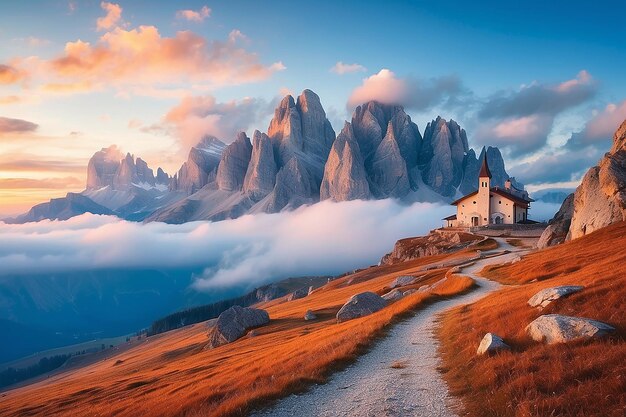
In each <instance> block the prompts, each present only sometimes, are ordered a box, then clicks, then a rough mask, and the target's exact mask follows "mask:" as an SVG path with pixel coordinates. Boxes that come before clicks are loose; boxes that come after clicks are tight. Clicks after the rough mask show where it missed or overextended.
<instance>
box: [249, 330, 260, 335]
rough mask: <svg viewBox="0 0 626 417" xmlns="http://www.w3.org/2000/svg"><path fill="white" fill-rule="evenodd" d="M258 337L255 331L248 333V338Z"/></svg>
mask: <svg viewBox="0 0 626 417" xmlns="http://www.w3.org/2000/svg"><path fill="white" fill-rule="evenodd" d="M258 335H259V332H257V331H256V330H250V331H249V332H248V337H255V336H258Z"/></svg>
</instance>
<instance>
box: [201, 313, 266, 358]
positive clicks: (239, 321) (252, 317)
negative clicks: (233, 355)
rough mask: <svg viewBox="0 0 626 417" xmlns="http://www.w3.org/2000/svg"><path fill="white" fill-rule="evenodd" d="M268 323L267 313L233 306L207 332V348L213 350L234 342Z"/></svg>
mask: <svg viewBox="0 0 626 417" xmlns="http://www.w3.org/2000/svg"><path fill="white" fill-rule="evenodd" d="M269 322H270V316H269V314H267V311H265V310H260V309H257V308H249V307H240V306H233V307H231V308H229V309H228V310H226V311H224V312H223V313H222V314H220V315H219V317H218V318H217V321H216V322H215V325H214V326H213V327H212V328H211V330H209V345H208V346H209V347H211V348H215V347H218V346H222V345H225V344H227V343H231V342H234V341H235V340H237V339H239V338H240V337H242V336H244V335H245V334H246V331H247V330H248V329H250V328H253V327H258V326H262V325H264V324H267V323H269Z"/></svg>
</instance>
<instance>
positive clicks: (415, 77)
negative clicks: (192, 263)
mask: <svg viewBox="0 0 626 417" xmlns="http://www.w3.org/2000/svg"><path fill="white" fill-rule="evenodd" d="M503 3H505V2H495V1H494V2H461V1H459V2H453V1H449V2H432V1H429V2H418V1H413V2H411V1H387V2H367V1H360V2H352V1H345V2H337V1H318V2H294V1H273V2H259V1H218V2H213V3H211V2H207V1H185V2H154V1H132V2H131V1H119V2H115V1H113V2H111V5H112V6H111V7H112V8H114V9H115V10H117V11H119V16H118V18H117V19H114V16H109V15H108V13H109V11H110V10H109V9H108V8H107V7H105V3H104V2H100V1H91V0H89V1H65V0H50V1H41V2H37V3H36V8H37V9H36V11H34V10H33V9H34V7H35V6H34V5H33V3H30V2H22V1H5V2H3V13H2V14H1V15H0V103H2V104H0V117H4V118H6V119H9V120H10V121H13V122H11V124H9V127H8V128H7V127H6V126H5V127H4V128H3V127H2V125H1V124H0V196H3V198H5V200H6V201H8V200H9V199H10V200H11V201H14V203H12V204H13V206H14V208H16V207H17V206H18V205H19V206H20V207H21V206H23V205H28V204H31V203H32V202H33V201H35V200H36V199H38V198H41V197H43V195H44V194H46V195H50V194H51V192H52V193H58V194H63V193H64V192H65V191H67V190H68V189H76V190H80V189H81V186H80V183H81V181H82V180H83V178H84V173H83V171H84V165H85V164H86V161H87V159H88V158H89V157H90V156H91V154H92V153H93V152H94V151H96V150H97V149H99V148H101V147H103V146H108V145H109V144H111V143H116V144H118V145H119V146H120V147H121V148H122V149H123V150H125V151H130V152H132V153H135V154H136V155H141V156H142V157H143V158H144V159H146V160H148V162H149V163H150V164H151V165H152V166H154V167H155V168H156V166H157V165H162V166H164V167H165V168H166V169H168V170H169V171H170V172H172V171H173V170H174V169H175V168H176V167H177V166H178V165H179V164H180V163H181V161H182V159H183V158H184V156H185V154H186V152H187V150H188V148H189V146H191V144H193V143H194V140H195V139H194V137H195V136H194V135H197V134H198V129H205V130H207V129H208V130H211V129H214V130H215V132H208V133H215V134H217V135H218V136H221V137H223V139H224V140H225V141H230V140H231V138H232V137H234V130H239V129H241V130H246V131H247V132H248V134H251V133H252V131H253V130H254V129H255V128H258V129H260V130H265V129H266V128H267V122H268V121H269V118H270V117H271V111H272V108H273V105H274V104H275V103H276V101H277V100H278V99H279V98H280V97H281V95H282V94H285V93H286V92H291V93H293V94H298V93H299V92H300V91H301V90H302V89H304V88H310V89H312V90H313V91H315V92H316V93H318V95H319V96H320V97H321V100H322V103H323V104H324V107H325V108H326V110H327V113H328V115H329V118H330V119H331V121H332V123H333V125H334V127H335V129H339V128H340V127H341V124H342V122H343V120H344V119H349V118H350V114H351V110H352V104H354V102H353V101H351V100H353V99H354V98H355V97H367V98H372V99H378V97H377V95H376V94H379V93H380V91H381V89H382V90H383V91H384V90H385V89H386V86H387V84H385V83H395V84H394V85H397V86H400V87H401V88H404V89H405V93H404V94H401V97H398V98H397V100H398V101H400V104H403V105H405V108H406V109H407V112H408V113H409V114H410V115H411V116H412V117H413V119H414V121H415V122H416V123H417V124H418V126H419V128H420V131H422V132H423V131H424V128H425V125H426V123H427V122H428V121H429V120H431V119H433V118H435V117H436V116H437V115H438V114H440V115H441V116H443V117H445V118H454V119H455V120H458V121H459V122H460V123H461V125H462V126H464V127H465V128H466V129H467V132H468V137H469V140H470V145H471V146H475V147H478V146H482V145H489V144H494V145H498V146H500V147H501V148H502V149H503V151H504V153H505V155H506V158H507V163H508V166H509V167H510V171H511V172H512V173H513V174H515V175H516V176H518V177H519V179H520V180H521V181H522V182H525V183H527V184H533V185H535V188H540V187H543V186H548V185H549V186H554V185H573V184H575V183H576V180H577V179H578V178H579V177H580V173H581V172H583V171H584V170H585V169H586V168H587V167H588V166H590V165H591V164H593V163H594V162H595V160H597V158H599V156H600V155H601V154H602V153H603V152H604V151H605V150H606V149H607V148H608V143H609V142H608V141H609V139H610V133H608V132H611V131H612V130H615V128H616V127H617V124H618V122H617V121H618V120H620V119H621V120H623V119H624V118H625V117H626V104H625V102H624V100H626V71H624V68H626V53H625V52H626V26H625V25H623V21H622V20H623V16H624V12H625V11H626V5H624V4H623V2H602V1H601V2H594V3H593V4H590V3H588V2H576V1H573V2H567V3H562V2H510V4H503ZM557 3H560V4H557ZM203 7H206V10H207V11H206V12H202V10H203ZM185 10H186V11H189V12H193V13H196V14H195V15H193V14H187V15H184V14H181V12H182V11H185ZM185 16H187V17H185ZM105 17H111V18H112V19H113V20H111V21H107V22H104V23H103V24H102V25H100V24H99V23H98V19H99V18H100V19H103V18H105ZM107 25H108V26H107ZM142 25H144V26H146V27H154V29H155V30H156V31H158V36H159V38H158V40H156V41H155V43H156V42H163V43H164V44H165V43H167V42H168V40H169V39H174V38H176V39H178V37H179V36H180V35H179V34H180V33H181V32H183V31H189V32H188V33H191V34H193V36H194V37H195V38H193V39H201V40H202V42H205V43H206V44H203V45H204V46H203V48H205V49H206V50H209V52H210V51H211V50H212V49H211V48H213V47H212V46H211V45H213V42H215V41H217V42H221V45H222V48H223V51H222V53H221V55H219V57H218V58H217V61H220V62H218V63H219V65H218V66H219V68H213V69H208V70H207V71H203V66H206V64H207V63H208V62H209V63H210V62H212V61H211V59H214V58H215V57H216V55H211V53H207V54H206V55H207V56H208V58H207V57H206V56H201V57H199V58H198V60H189V59H188V56H187V55H185V56H180V57H179V56H177V55H176V54H172V55H171V56H167V57H165V58H163V60H162V61H159V59H157V58H155V61H159V62H156V63H151V61H150V62H148V61H149V58H154V56H153V54H152V55H151V52H147V53H146V54H143V55H139V54H138V55H137V56H136V57H132V56H131V57H130V58H128V57H127V56H126V55H127V54H128V51H129V50H128V49H124V50H123V51H122V52H119V51H117V50H114V46H113V45H114V44H113V41H110V42H109V43H106V42H107V41H106V40H104V38H106V37H107V36H110V35H114V37H115V39H117V42H118V43H117V44H116V45H119V44H121V43H120V42H126V41H127V40H128V39H127V38H126V37H124V36H123V35H127V34H132V33H134V32H135V33H136V32H137V31H140V30H141V29H140V26H142ZM105 26H106V27H105ZM144 34H145V33H144ZM109 39H111V38H109ZM142 39H144V40H145V38H142ZM78 40H81V41H83V42H89V44H90V45H89V47H88V48H89V49H88V50H87V51H85V47H83V49H81V52H80V53H88V54H91V55H90V56H91V57H94V56H96V55H97V51H98V48H99V47H106V48H108V49H107V53H108V54H109V55H107V57H108V58H106V60H105V64H104V65H103V66H102V68H95V69H93V72H92V73H90V74H89V75H84V74H87V72H88V71H84V74H83V73H80V72H78V73H71V74H70V73H68V72H63V71H65V70H67V67H64V68H63V69H59V68H58V66H57V67H54V65H53V64H55V62H56V61H55V60H57V59H59V58H62V57H65V58H67V57H70V55H71V54H72V53H70V52H67V51H66V50H65V51H64V49H65V48H66V43H68V42H71V43H77V41H78ZM181 43H183V44H185V45H187V44H189V42H188V39H186V40H183V41H181ZM129 45H130V41H128V43H126V44H124V48H129V47H130V46H129ZM133 45H135V46H136V45H137V44H133ZM149 46H150V45H149V43H146V42H144V43H143V44H142V46H141V47H142V48H146V47H149ZM77 53H78V52H77ZM124 54H126V55H124ZM137 57H139V58H141V59H139V58H137ZM146 57H148V58H146ZM179 58H180V61H181V62H180V63H179V62H174V61H176V60H178V59H179ZM207 59H208V60H207ZM167 60H170V61H171V68H179V67H177V66H176V65H179V64H180V70H176V71H169V69H168V68H170V66H168V65H169V64H168V61H167ZM119 62H122V64H119V68H122V67H123V68H124V69H125V71H126V72H124V74H122V75H119V76H118V75H117V74H113V72H115V70H116V69H117V68H118V67H116V65H117V64H118V63H119ZM199 62H200V64H198V63H199ZM338 62H342V63H344V64H357V65H358V66H356V65H355V66H354V67H353V69H355V71H353V72H346V73H343V74H337V73H335V72H331V71H330V69H331V68H332V67H333V66H335V65H336V64H337V63H338ZM2 65H4V67H2ZM51 65H52V67H53V68H56V69H55V70H54V71H57V70H58V71H57V72H54V71H51V70H50V68H51ZM151 65H153V67H150V66H151ZM2 68H5V75H6V77H5V79H4V82H2ZM7 68H9V69H7ZM207 68H208V67H207ZM381 70H387V71H386V72H384V73H381ZM177 71H178V72H177ZM229 71H230V74H239V73H240V72H241V71H249V72H246V74H247V75H245V76H241V77H239V76H237V77H229V76H224V74H228V73H229ZM18 74H19V75H18ZM159 74H163V78H159ZM179 75H180V76H179ZM383 75H384V77H383ZM369 77H373V78H372V79H370V80H369V81H365V79H367V78H369ZM61 84H62V85H63V86H64V88H65V90H64V91H62V92H61V91H59V88H52V87H54V86H57V87H58V86H59V85H61ZM70 84H71V86H72V90H71V91H68V86H69V85H70ZM374 85H375V86H378V88H374V87H373V86H374ZM359 88H362V90H361V93H362V94H356V91H358V89H359ZM387 99H389V100H391V99H394V97H387ZM185 100H187V101H185ZM349 102H350V105H348V103H349ZM185 103H186V104H185ZM174 109H178V112H177V113H175V114H177V115H178V116H176V117H175V114H174V113H172V111H173V110H174ZM185 112H187V113H185ZM200 113H202V115H203V116H206V115H207V114H210V117H211V120H208V119H209V118H207V117H204V119H203V120H199V118H198V117H195V116H194V117H195V118H193V117H192V119H193V120H190V119H189V118H185V115H188V114H192V116H193V115H194V114H195V115H197V114H200ZM168 114H169V117H168V116H167V115H168ZM181 114H182V116H181ZM214 119H219V120H218V121H215V120H214ZM15 120H17V121H26V122H31V123H32V124H24V123H18V122H14V121H15ZM33 124H34V125H36V127H35V128H33ZM573 134H574V136H575V139H576V140H574V139H572V135H573ZM576 135H578V136H576ZM16 161H23V163H22V164H21V166H16V165H19V164H18V163H17V162H16ZM59 161H63V164H59V163H58V162H59ZM34 162H37V163H38V168H37V169H35V168H33V169H26V168H24V167H26V166H31V165H35V164H34ZM55 162H56V165H55ZM46 164H47V165H46ZM59 165H64V166H65V167H66V168H62V167H59ZM46 167H47V168H48V169H46ZM50 179H57V180H58V181H57V182H56V183H55V184H56V185H54V186H53V185H52V183H51V182H50V181H48V182H47V183H46V182H45V181H47V180H50ZM60 179H65V183H63V181H61V180H60ZM7 180H12V182H11V184H12V185H11V187H10V188H7V186H6V184H7ZM18 180H37V181H39V182H40V187H42V188H40V189H39V191H37V192H35V191H33V189H31V188H26V187H22V188H20V187H19V186H18V185H19V184H20V182H19V181H18ZM31 182H32V181H31ZM22 183H24V184H25V183H26V182H25V181H22ZM62 183H63V184H64V185H60V184H62ZM3 184H4V185H3ZM16 184H18V185H16ZM546 184H547V185H546ZM3 187H4V189H3ZM55 187H56V188H55ZM29 190H30V191H29ZM22 203H23V204H22Z"/></svg>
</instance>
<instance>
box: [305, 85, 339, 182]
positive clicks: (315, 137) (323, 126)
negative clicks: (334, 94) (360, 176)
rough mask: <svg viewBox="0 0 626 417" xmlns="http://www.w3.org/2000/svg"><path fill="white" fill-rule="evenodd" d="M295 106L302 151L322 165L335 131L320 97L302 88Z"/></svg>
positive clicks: (333, 139) (326, 157)
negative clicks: (299, 125)
mask: <svg viewBox="0 0 626 417" xmlns="http://www.w3.org/2000/svg"><path fill="white" fill-rule="evenodd" d="M296 108H297V109H298V112H299V113H300V120H301V122H302V139H303V143H302V151H303V152H304V153H305V154H307V155H311V156H312V157H313V158H314V159H316V162H317V163H319V164H321V166H323V165H324V163H325V162H326V159H328V153H329V152H330V147H331V146H332V144H333V142H334V141H335V131H334V130H333V128H332V126H331V124H330V121H328V119H327V118H326V112H325V111H324V108H323V107H322V103H321V102H320V98H319V96H318V95H317V94H315V93H314V92H313V91H311V90H304V91H303V92H302V94H300V95H299V96H298V101H297V102H296ZM320 178H321V175H320Z"/></svg>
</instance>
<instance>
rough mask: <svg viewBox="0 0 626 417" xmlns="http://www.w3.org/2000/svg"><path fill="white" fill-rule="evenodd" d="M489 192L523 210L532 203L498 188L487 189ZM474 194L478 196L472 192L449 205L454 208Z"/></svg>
mask: <svg viewBox="0 0 626 417" xmlns="http://www.w3.org/2000/svg"><path fill="white" fill-rule="evenodd" d="M489 192H491V193H494V194H497V195H499V196H502V197H504V198H508V199H509V200H511V201H513V202H514V203H515V204H517V205H519V206H521V207H524V208H528V204H529V203H531V202H532V201H534V200H532V199H528V200H525V199H524V198H522V197H520V196H518V195H515V194H513V193H510V192H508V191H506V190H503V189H501V188H499V187H492V188H490V189H489ZM476 194H478V190H476V191H474V192H473V193H469V194H467V195H465V196H463V197H461V198H459V199H458V200H455V201H453V202H452V203H450V205H452V206H456V205H457V204H459V203H460V202H461V201H462V200H465V199H466V198H469V197H472V196H474V195H476Z"/></svg>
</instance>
